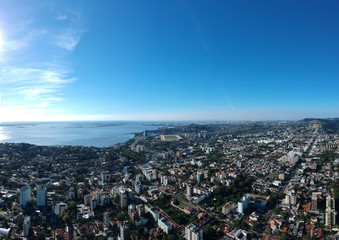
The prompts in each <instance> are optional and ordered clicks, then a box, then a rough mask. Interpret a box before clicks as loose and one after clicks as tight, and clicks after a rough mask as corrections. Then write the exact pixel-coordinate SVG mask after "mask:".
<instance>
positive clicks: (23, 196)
mask: <svg viewBox="0 0 339 240" xmlns="http://www.w3.org/2000/svg"><path fill="white" fill-rule="evenodd" d="M30 201H31V188H30V187H29V186H24V187H22V188H21V189H20V206H21V207H26V205H27V203H28V202H30Z"/></svg>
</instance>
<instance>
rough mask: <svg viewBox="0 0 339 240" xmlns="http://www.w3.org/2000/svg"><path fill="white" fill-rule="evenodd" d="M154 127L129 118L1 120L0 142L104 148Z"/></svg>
mask: <svg viewBox="0 0 339 240" xmlns="http://www.w3.org/2000/svg"><path fill="white" fill-rule="evenodd" d="M158 128H159V126H151V125H145V122H130V121H109V122H102V121H100V122H20V123H18V122H15V123H2V124H1V127H0V143H4V142H9V143H30V144H36V145H44V146H54V145H72V146H77V145H82V146H94V147H108V146H112V145H115V144H117V143H123V142H125V141H127V140H129V139H131V138H133V137H134V134H133V133H135V132H142V131H144V130H155V129H158Z"/></svg>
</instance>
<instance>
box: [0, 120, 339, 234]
mask: <svg viewBox="0 0 339 240" xmlns="http://www.w3.org/2000/svg"><path fill="white" fill-rule="evenodd" d="M333 121H334V122H336V121H337V120H333ZM161 124H163V123H161ZM336 126H337V125H335V127H336ZM331 127H332V128H331ZM335 127H334V128H333V126H332V125H331V126H330V127H329V124H327V123H326V122H325V123H324V122H323V121H318V120H312V119H309V120H303V121H275V122H215V123H195V124H191V123H168V124H167V125H166V127H161V128H159V129H158V130H148V131H144V132H142V133H137V134H136V135H135V137H134V138H133V139H131V140H129V141H128V142H126V143H122V144H118V145H115V146H113V147H100V148H99V147H82V146H36V145H30V144H25V143H20V144H19V143H2V144H0V164H1V168H0V169H1V172H0V179H1V182H0V190H1V193H0V197H1V199H0V238H1V239H50V240H52V239H69V240H71V239H121V240H128V239H186V240H193V239H194V240H203V239H262V240H270V239H325V238H326V239H328V238H329V239H337V238H339V232H338V216H337V206H338V204H337V201H338V199H339V181H338V178H339V172H338V167H339V148H338V147H339V135H338V134H337V133H338V132H337V129H336V128H335Z"/></svg>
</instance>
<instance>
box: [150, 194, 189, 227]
mask: <svg viewBox="0 0 339 240" xmlns="http://www.w3.org/2000/svg"><path fill="white" fill-rule="evenodd" d="M170 200H171V196H167V195H166V196H164V197H163V198H162V199H158V200H155V201H153V202H152V205H154V206H158V207H159V208H161V209H162V210H163V211H164V212H165V213H166V214H167V215H168V216H169V217H170V218H171V219H172V220H173V221H174V222H175V223H177V224H179V225H185V226H186V225H188V224H190V223H191V222H193V221H194V220H195V219H196V217H195V216H194V215H187V214H186V213H184V212H183V211H180V210H179V209H177V208H176V207H173V206H172V205H171V204H170Z"/></svg>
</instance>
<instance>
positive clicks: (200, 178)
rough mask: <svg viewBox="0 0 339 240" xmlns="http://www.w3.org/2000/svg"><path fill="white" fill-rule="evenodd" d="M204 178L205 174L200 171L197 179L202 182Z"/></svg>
mask: <svg viewBox="0 0 339 240" xmlns="http://www.w3.org/2000/svg"><path fill="white" fill-rule="evenodd" d="M203 179H204V174H203V173H202V172H200V171H198V172H197V181H198V182H201V181H202V180H203Z"/></svg>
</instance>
